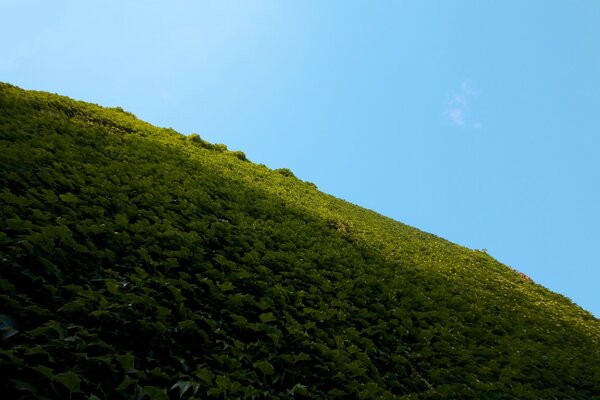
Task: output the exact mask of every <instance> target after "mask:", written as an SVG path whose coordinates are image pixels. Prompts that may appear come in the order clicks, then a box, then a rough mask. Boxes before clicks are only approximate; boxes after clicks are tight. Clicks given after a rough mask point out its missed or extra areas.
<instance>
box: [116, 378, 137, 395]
mask: <svg viewBox="0 0 600 400" xmlns="http://www.w3.org/2000/svg"><path fill="white" fill-rule="evenodd" d="M136 382H137V380H134V379H132V378H130V377H129V375H125V379H123V382H121V384H120V385H119V386H117V390H118V391H121V390H125V389H127V388H128V387H129V386H130V385H131V384H132V383H136Z"/></svg>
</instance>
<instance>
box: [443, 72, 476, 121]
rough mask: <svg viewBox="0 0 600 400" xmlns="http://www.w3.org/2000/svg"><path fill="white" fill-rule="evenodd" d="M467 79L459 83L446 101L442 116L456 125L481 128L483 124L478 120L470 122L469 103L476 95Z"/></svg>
mask: <svg viewBox="0 0 600 400" xmlns="http://www.w3.org/2000/svg"><path fill="white" fill-rule="evenodd" d="M478 94H479V93H478V92H477V90H475V89H474V88H473V87H472V86H471V84H470V83H469V81H468V80H465V81H463V82H462V83H461V84H460V88H459V90H458V91H457V93H454V94H453V95H452V96H450V97H449V99H448V100H447V101H446V105H445V108H444V116H445V117H446V118H448V119H449V120H450V122H451V123H452V124H453V125H454V126H457V127H461V128H463V127H471V128H473V129H481V127H482V126H483V124H482V123H481V122H480V121H476V122H471V120H470V118H471V115H470V105H471V102H472V100H473V99H474V98H476V97H477V96H478Z"/></svg>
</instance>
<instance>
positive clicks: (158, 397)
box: [144, 386, 169, 400]
mask: <svg viewBox="0 0 600 400" xmlns="http://www.w3.org/2000/svg"><path fill="white" fill-rule="evenodd" d="M144 392H146V394H147V395H148V397H149V398H150V400H169V396H168V395H167V391H166V390H165V389H163V388H159V387H156V386H144Z"/></svg>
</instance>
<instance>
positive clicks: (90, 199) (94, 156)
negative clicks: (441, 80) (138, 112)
mask: <svg viewBox="0 0 600 400" xmlns="http://www.w3.org/2000/svg"><path fill="white" fill-rule="evenodd" d="M0 140H1V142H0V143H1V149H2V151H1V152H0V170H1V171H2V173H1V176H0V182H1V185H0V223H1V228H2V232H1V233H0V259H1V267H0V336H2V337H1V338H0V346H1V347H0V393H2V395H3V398H11V399H12V398H15V399H17V398H23V399H54V398H71V399H80V398H86V399H135V398H137V399H151V400H160V399H179V398H186V399H187V398H244V399H246V398H248V399H251V398H282V399H287V398H332V399H335V398H356V399H376V398H377V399H379V398H383V399H385V398H389V399H392V398H400V399H438V398H440V399H441V398H465V399H466V398H477V399H481V398H490V399H512V398H521V399H553V398H555V399H590V398H600V321H598V320H597V319H595V318H594V317H593V316H591V315H590V314H589V313H587V312H586V311H584V310H582V309H581V308H579V307H577V306H576V305H574V304H573V303H571V302H570V301H569V300H568V299H566V298H564V297H562V296H560V295H557V294H554V293H552V292H550V291H548V290H546V289H545V288H543V287H541V286H539V285H537V284H535V283H534V282H531V281H529V280H527V279H524V277H522V276H521V275H519V274H518V273H517V272H515V271H514V270H512V269H510V268H509V267H506V266H503V265H501V264H499V263H498V262H497V261H495V260H494V259H492V258H491V257H489V256H488V255H487V254H485V253H484V252H480V251H473V250H469V249H466V248H463V247H460V246H457V245H454V244H451V243H449V242H447V241H445V240H443V239H440V238H437V237H435V236H433V235H430V234H426V233H423V232H421V231H418V230H416V229H414V228H411V227H408V226H406V225H403V224H401V223H398V222H395V221H393V220H390V219H388V218H385V217H383V216H380V215H378V214H376V213H373V212H371V211H368V210H365V209H363V208H360V207H357V206H354V205H352V204H349V203H347V202H344V201H342V200H339V199H336V198H334V197H332V196H328V195H326V194H323V193H321V192H319V191H318V190H317V189H316V187H315V186H314V185H313V184H311V183H307V182H303V181H301V180H299V179H298V178H296V177H295V176H294V175H293V173H292V172H291V171H289V170H287V169H281V170H276V171H271V170H269V169H268V168H267V167H265V166H263V165H256V164H253V163H251V162H249V161H247V160H246V157H245V155H244V154H243V153H242V152H232V151H229V150H227V148H226V147H225V146H224V145H213V144H210V143H208V142H206V141H204V140H203V139H201V138H200V137H199V136H198V135H190V136H184V135H180V134H178V133H176V132H175V131H173V130H171V129H160V128H156V127H153V126H151V125H149V124H147V123H144V122H142V121H139V120H138V119H136V118H135V117H134V116H133V115H132V114H130V113H127V112H125V111H123V110H122V109H120V108H112V109H111V108H101V107H99V106H96V105H91V104H88V103H83V102H76V101H73V100H70V99H68V98H65V97H61V96H57V95H51V94H47V93H41V92H28V91H23V90H21V89H18V88H16V87H14V86H11V85H7V84H0ZM6 396H7V397H6Z"/></svg>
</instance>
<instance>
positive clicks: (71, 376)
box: [54, 372, 81, 393]
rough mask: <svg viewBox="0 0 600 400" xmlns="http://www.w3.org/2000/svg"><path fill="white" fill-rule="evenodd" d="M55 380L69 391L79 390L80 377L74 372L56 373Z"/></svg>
mask: <svg viewBox="0 0 600 400" xmlns="http://www.w3.org/2000/svg"><path fill="white" fill-rule="evenodd" d="M54 379H55V380H56V381H57V382H60V383H62V384H63V385H64V387H66V388H67V390H68V391H69V392H71V393H73V392H79V388H80V385H81V378H80V377H79V375H77V374H76V373H74V372H64V373H62V374H58V375H56V377H55V378H54Z"/></svg>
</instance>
